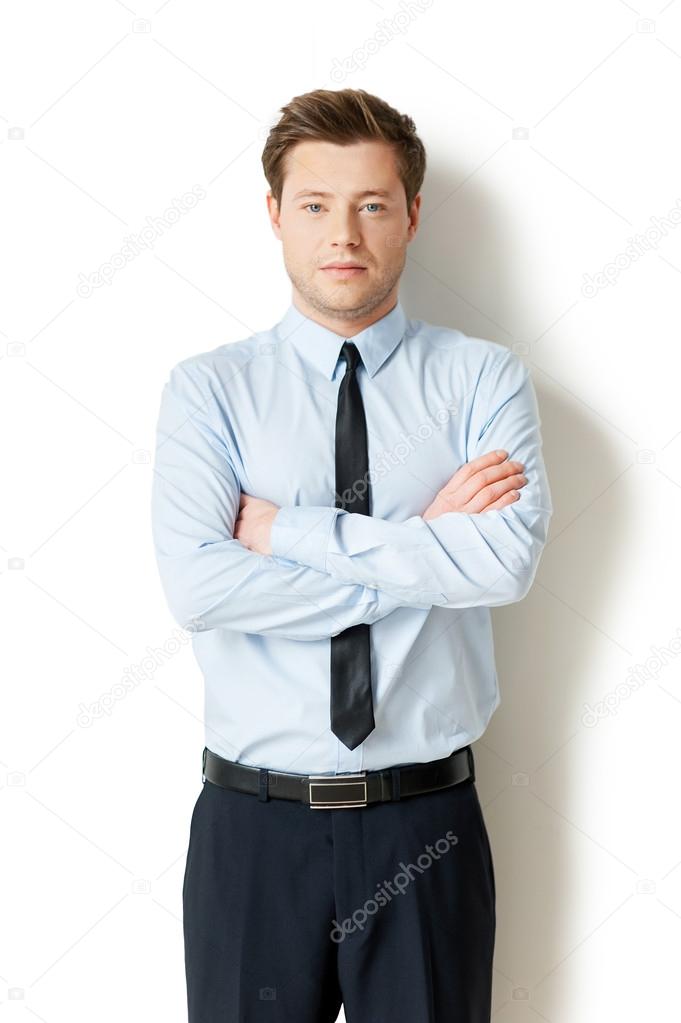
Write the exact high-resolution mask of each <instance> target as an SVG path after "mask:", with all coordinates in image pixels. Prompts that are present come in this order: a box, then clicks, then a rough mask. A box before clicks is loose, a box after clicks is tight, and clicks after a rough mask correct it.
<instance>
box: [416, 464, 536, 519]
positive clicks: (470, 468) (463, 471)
mask: <svg viewBox="0 0 681 1023" xmlns="http://www.w3.org/2000/svg"><path fill="white" fill-rule="evenodd" d="M522 470H523V463H522V462H511V461H509V460H508V451H501V452H499V451H490V452H489V453H488V454H486V455H480V457H479V458H474V459H473V461H472V462H465V463H464V464H463V465H462V466H461V468H460V469H457V471H456V472H455V473H454V475H453V476H452V478H451V479H450V480H449V482H448V483H445V485H444V487H443V488H442V490H440V491H439V493H438V494H437V495H436V497H435V498H434V500H433V501H432V503H431V504H430V505H429V506H428V507H427V508H426V510H425V512H424V513H423V515H422V516H421V518H423V519H434V518H437V516H438V515H443V514H444V513H445V512H452V511H459V512H468V513H469V514H475V513H479V512H486V511H494V510H496V509H497V508H505V507H506V505H509V504H513V502H514V501H517V500H518V498H519V497H520V494H519V493H518V491H519V489H520V487H524V486H525V484H526V483H527V477H525V476H523V474H522Z"/></svg>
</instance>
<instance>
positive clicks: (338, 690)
mask: <svg viewBox="0 0 681 1023" xmlns="http://www.w3.org/2000/svg"><path fill="white" fill-rule="evenodd" d="M341 356H342V357H343V358H344V359H345V361H346V363H347V369H346V372H345V376H344V377H343V379H342V380H341V384H340V390H339V392H338V410H337V413H336V508H343V509H344V510H345V511H348V512H354V513H355V514H360V515H369V455H368V449H367V427H366V419H365V417H364V405H363V404H362V395H361V394H360V390H359V384H358V382H357V377H356V375H355V370H356V368H357V363H358V362H359V352H358V351H357V349H356V347H355V345H354V344H353V343H352V341H345V342H344V344H343V347H342V348H341ZM369 629H370V626H369V625H365V624H364V623H363V622H360V623H359V624H358V625H351V626H350V628H348V629H344V630H343V632H340V633H339V634H338V635H337V636H332V637H331V731H332V732H333V733H334V735H337V736H338V738H339V739H340V740H341V742H342V743H343V744H344V745H345V746H347V747H348V749H354V748H355V747H356V746H359V744H360V742H362V741H363V740H364V739H366V737H367V735H368V734H369V732H371V731H373V729H374V727H375V725H374V709H373V702H372V696H371V647H370V645H369Z"/></svg>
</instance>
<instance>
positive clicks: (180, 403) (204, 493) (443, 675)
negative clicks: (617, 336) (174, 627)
mask: <svg viewBox="0 0 681 1023" xmlns="http://www.w3.org/2000/svg"><path fill="white" fill-rule="evenodd" d="M352 340H353V341H354V343H355V345H356V346H357V348H358V349H359V353H360V355H361V360H362V363H361V366H360V367H359V368H358V380H359V386H360V390H361V393H362V399H363V402H364V408H365V413H366V420H367V431H368V447H369V466H370V483H371V502H372V504H371V510H372V514H371V515H370V516H367V515H361V514H357V513H353V512H351V511H345V510H343V511H341V510H340V509H337V508H336V507H335V460H334V446H335V420H336V406H337V399H338V389H339V386H340V381H341V379H342V377H343V375H344V373H345V361H344V360H343V359H341V358H339V356H340V349H341V347H342V344H343V341H344V338H343V337H341V336H340V335H337V334H335V333H333V332H332V331H330V330H328V329H326V328H324V327H322V326H320V325H319V324H317V323H315V322H314V321H313V320H311V319H309V318H307V317H305V316H303V314H302V313H301V312H300V311H299V310H298V309H297V307H296V306H295V305H294V304H291V305H290V306H289V308H288V310H287V311H286V313H285V315H284V317H283V319H282V320H281V321H280V322H279V323H278V324H276V325H275V326H274V327H272V328H271V329H270V330H264V331H262V332H259V333H257V334H254V335H252V336H251V337H248V338H246V339H245V340H242V341H237V342H232V343H228V344H224V345H221V346H220V347H218V348H216V349H214V350H212V351H208V352H203V353H200V354H196V355H192V356H190V357H189V358H186V359H184V360H182V361H181V362H179V363H178V364H177V365H176V366H175V367H174V368H173V369H171V371H170V373H169V377H168V380H167V383H166V384H165V387H164V389H163V394H162V397H161V407H160V414H159V420H158V435H157V448H156V452H155V459H154V472H153V483H152V502H151V504H152V508H151V510H152V531H153V538H154V545H155V552H156V558H157V563H158V567H159V573H160V577H161V581H162V585H163V589H164V593H165V595H166V599H167V602H168V606H169V608H170V611H171V613H172V615H173V617H174V619H175V620H176V621H177V622H178V623H179V624H180V625H182V626H183V627H185V628H187V629H188V630H190V631H191V632H192V645H193V649H194V653H195V655H196V658H197V660H198V663H199V665H200V667H201V670H202V673H203V676H204V679H205V745H206V746H208V747H209V749H211V750H213V751H214V752H216V753H218V754H219V755H220V756H223V757H226V758H227V759H229V760H236V761H239V762H241V763H244V764H248V765H251V766H259V767H268V768H271V769H273V770H282V771H293V772H297V773H303V774H335V773H342V772H354V771H361V770H378V769H380V768H384V767H391V766H396V765H398V764H406V763H413V762H417V761H419V762H421V761H427V760H435V759H439V758H441V757H446V756H448V755H449V754H450V753H451V752H452V751H453V750H455V749H458V748H459V747H461V746H464V745H466V744H467V743H471V742H474V741H475V740H476V739H477V738H479V737H480V736H481V735H482V733H483V732H484V730H485V728H486V726H487V724H488V722H489V720H490V717H491V716H492V714H493V712H494V711H495V709H496V708H497V706H498V704H499V700H500V695H499V686H498V679H497V672H496V666H495V659H494V645H493V637H492V627H491V615H490V608H492V607H498V606H500V605H502V604H510V603H512V602H514V601H518V600H522V598H523V597H524V596H525V595H526V593H527V592H528V590H529V588H530V586H531V584H532V581H533V578H534V575H535V572H536V568H537V564H538V561H539V557H540V554H541V551H542V548H543V546H544V544H545V541H546V535H547V530H548V525H549V520H550V518H551V514H552V511H553V508H552V502H551V495H550V491H549V485H548V481H547V477H546V471H545V467H544V462H543V458H542V451H541V435H540V419H539V415H538V410H537V403H536V396H535V393H534V389H533V386H532V381H531V378H530V375H529V372H528V370H527V368H526V367H525V365H524V363H523V362H522V360H521V359H520V358H519V357H518V356H517V355H515V354H514V353H513V352H512V351H510V350H508V349H507V348H505V347H504V346H503V345H501V344H497V343H496V342H493V341H489V340H484V339H482V338H476V337H470V336H467V335H465V334H463V333H462V332H461V331H459V330H454V329H451V328H447V327H442V326H435V325H432V324H428V323H425V322H422V321H419V320H409V319H407V317H406V315H405V312H404V309H403V307H402V305H401V303H400V302H399V301H398V302H397V304H396V305H395V306H394V307H393V309H392V310H391V311H390V312H389V313H388V314H387V315H385V316H384V317H382V318H381V319H380V320H378V321H377V322H376V323H374V324H372V325H371V326H370V327H368V328H367V329H366V330H363V331H361V332H360V333H358V334H356V335H355V336H354V337H353V338H352ZM499 448H502V449H504V450H506V451H508V454H509V458H510V459H517V460H519V461H520V462H522V463H523V464H524V473H525V475H526V477H527V481H528V482H527V484H526V485H525V486H524V487H523V488H521V490H520V497H519V499H518V500H517V501H515V502H514V503H512V504H511V505H509V506H508V507H506V508H503V509H501V510H498V511H492V512H485V513H482V514H466V513H464V512H447V513H445V514H443V515H441V516H439V517H438V518H435V519H430V520H428V521H424V520H423V519H422V518H421V515H422V514H423V512H424V511H425V510H426V508H427V507H428V505H429V504H430V503H431V501H432V500H433V498H434V497H435V495H436V493H437V492H438V491H439V490H440V489H441V488H442V486H443V485H444V484H445V483H446V482H447V481H448V480H449V479H450V477H451V476H452V475H453V474H454V472H455V471H456V470H457V469H458V468H459V466H461V465H462V464H463V463H464V462H470V461H471V460H472V459H473V458H475V457H476V456H478V455H481V454H485V453H487V452H489V451H493V450H494V449H499ZM241 491H243V492H244V493H246V494H250V495H254V496H256V497H261V498H265V499H267V500H268V501H272V502H274V503H275V504H276V505H278V506H279V507H280V510H279V511H278V512H277V514H276V517H275V519H274V524H273V527H272V534H271V542H272V554H271V555H262V554H258V553H256V552H255V551H251V550H249V549H247V548H246V547H244V546H243V545H242V544H241V543H240V542H239V541H238V540H235V539H233V532H234V523H235V520H236V518H237V515H238V512H239V497H240V492H241ZM358 622H365V623H367V624H369V625H371V656H372V679H373V700H374V716H375V721H376V728H375V729H374V731H373V732H371V734H370V735H369V736H368V737H367V738H366V739H365V740H364V742H362V743H361V744H360V745H359V746H358V747H357V748H356V749H354V750H349V749H347V747H345V746H344V745H343V744H342V743H341V742H340V740H338V739H337V738H336V736H335V735H334V734H333V733H332V732H331V730H330V728H329V680H330V637H331V636H335V635H336V634H337V633H339V632H341V631H342V630H343V629H346V628H348V627H349V626H351V625H355V624H357V623H358ZM518 656H521V653H520V651H519V653H518Z"/></svg>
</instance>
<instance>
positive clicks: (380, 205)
mask: <svg viewBox="0 0 681 1023" xmlns="http://www.w3.org/2000/svg"><path fill="white" fill-rule="evenodd" d="M366 205H367V206H376V207H377V209H376V210H370V211H369V212H370V213H374V212H376V213H377V212H378V210H384V209H385V206H384V205H383V203H380V202H368V203H367V204H366ZM312 206H317V207H319V210H321V205H320V204H319V203H318V202H309V203H307V204H306V205H305V206H303V209H304V210H309V209H311V207H312ZM311 212H312V214H313V215H314V214H316V213H317V212H318V210H311Z"/></svg>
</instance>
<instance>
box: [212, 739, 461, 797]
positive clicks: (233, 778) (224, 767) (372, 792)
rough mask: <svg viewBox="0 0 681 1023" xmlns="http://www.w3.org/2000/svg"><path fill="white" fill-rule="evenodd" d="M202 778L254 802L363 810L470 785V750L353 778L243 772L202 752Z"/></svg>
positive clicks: (243, 768) (257, 769)
mask: <svg viewBox="0 0 681 1023" xmlns="http://www.w3.org/2000/svg"><path fill="white" fill-rule="evenodd" d="M203 777H204V779H205V780H206V781H209V782H212V783H213V784H214V785H221V786H222V788H225V789H236V790H237V791H238V792H247V793H249V794H250V795H253V796H258V798H259V799H260V800H267V799H269V798H271V797H274V798H275V799H296V800H299V801H300V802H301V803H306V804H307V805H308V806H309V807H310V808H311V809H313V810H335V809H343V808H346V807H355V806H369V805H370V804H371V803H385V802H390V801H392V800H397V799H403V798H404V797H405V796H418V795H422V794H423V793H425V792H435V791H436V790H437V789H446V788H449V787H450V786H452V785H457V784H458V783H459V782H462V781H467V780H469V779H470V780H471V781H475V763H474V760H473V750H472V749H471V747H470V746H463V747H461V749H458V750H455V751H454V752H453V753H452V754H450V756H448V757H445V758H444V759H443V760H429V761H428V762H426V763H423V764H421V763H417V764H405V765H404V766H401V767H386V768H384V769H383V770H382V771H360V772H358V773H356V774H292V773H290V772H288V771H271V770H269V768H266V767H249V766H248V765H247V764H239V763H236V762H235V761H232V760H225V759H224V758H223V757H220V756H218V755H217V753H213V752H212V750H209V749H208V747H205V748H204V751H203Z"/></svg>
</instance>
